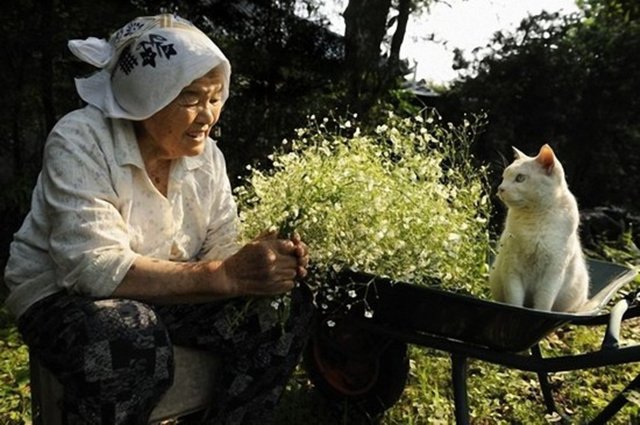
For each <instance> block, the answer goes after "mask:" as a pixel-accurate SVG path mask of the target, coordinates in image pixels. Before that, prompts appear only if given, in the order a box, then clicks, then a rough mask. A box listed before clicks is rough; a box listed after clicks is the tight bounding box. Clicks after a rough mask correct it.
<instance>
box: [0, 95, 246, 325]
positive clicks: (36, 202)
mask: <svg viewBox="0 0 640 425" xmlns="http://www.w3.org/2000/svg"><path fill="white" fill-rule="evenodd" d="M237 249H238V245H237V210H236V204H235V202H234V199H233V196H232V192H231V186H230V183H229V179H228V177H227V174H226V166H225V161H224V157H223V155H222V152H220V150H219V149H218V147H217V146H216V143H215V142H214V141H213V140H211V139H209V141H208V143H207V145H206V148H205V149H204V151H203V152H202V153H201V154H200V155H198V156H194V157H184V158H181V159H178V160H175V161H173V163H172V167H171V172H170V177H169V185H168V191H167V197H164V196H163V195H162V194H161V193H160V192H159V191H158V190H157V189H156V188H155V186H154V185H153V184H152V182H151V180H150V179H149V177H148V175H147V173H146V171H145V168H144V163H143V161H142V157H141V155H140V151H139V149H138V144H137V142H136V138H135V134H134V130H133V125H132V122H131V121H128V120H120V119H111V118H106V117H105V116H104V115H103V114H102V112H100V110H98V109H97V108H94V107H92V106H87V107H85V108H83V109H80V110H77V111H73V112H71V113H69V114H68V115H66V116H65V117H63V118H62V119H61V120H60V121H59V122H58V123H57V124H56V126H55V127H54V129H53V130H52V132H51V134H50V135H49V137H48V139H47V143H46V145H45V152H44V159H43V168H42V172H41V173H40V175H39V177H38V181H37V184H36V187H35V189H34V191H33V198H32V201H31V212H30V213H29V214H28V215H27V217H26V219H25V221H24V223H23V225H22V227H21V228H20V230H19V231H18V232H17V233H16V234H15V236H14V241H13V243H12V244H11V248H10V257H9V261H8V263H7V267H6V269H5V283H6V284H7V286H8V288H9V290H10V294H9V297H8V298H7V300H6V305H7V308H8V309H9V310H10V311H11V312H12V313H13V314H15V315H16V316H20V315H21V314H22V313H24V311H26V309H27V308H29V306H31V305H32V304H33V303H35V302H36V301H38V300H40V299H42V298H44V297H46V296H48V295H51V294H53V293H56V292H59V291H61V290H67V291H69V292H71V293H77V294H83V295H86V296H90V297H96V298H101V297H108V296H109V295H110V294H111V293H112V292H113V291H114V290H115V288H116V287H117V286H118V284H119V283H120V282H121V281H122V279H123V278H124V276H125V274H126V273H127V271H128V270H129V267H130V266H131V265H132V264H133V262H134V260H135V259H136V257H137V256H138V255H144V256H149V257H154V258H158V259H164V260H172V261H195V260H199V259H219V260H222V259H224V258H226V257H227V256H229V255H231V254H232V253H234V252H235V251H236V250H237Z"/></svg>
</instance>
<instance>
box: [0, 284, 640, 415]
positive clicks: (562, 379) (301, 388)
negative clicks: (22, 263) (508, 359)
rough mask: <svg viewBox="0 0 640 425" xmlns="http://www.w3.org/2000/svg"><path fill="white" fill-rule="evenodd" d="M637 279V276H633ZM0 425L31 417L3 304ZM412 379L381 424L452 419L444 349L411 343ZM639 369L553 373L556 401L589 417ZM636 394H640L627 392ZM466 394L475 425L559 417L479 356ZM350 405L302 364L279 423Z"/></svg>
mask: <svg viewBox="0 0 640 425" xmlns="http://www.w3.org/2000/svg"><path fill="white" fill-rule="evenodd" d="M634 284H635V285H640V278H639V279H637V280H636V282H634ZM603 333H604V329H603V327H594V328H585V327H580V328H576V327H563V328H560V329H558V330H557V331H556V332H554V333H553V334H552V335H550V336H549V337H548V338H546V339H545V340H544V343H543V351H544V352H545V353H547V354H549V355H560V354H569V353H575V352H578V351H584V350H591V351H593V350H597V349H598V348H599V345H600V342H601V340H602V336H603ZM0 336H1V339H0V424H2V425H19V424H28V423H30V388H29V374H28V351H27V348H26V347H25V346H24V345H23V344H22V341H21V339H20V336H19V334H18V332H17V330H16V328H15V326H14V324H13V321H12V319H11V318H10V317H9V315H8V313H7V312H6V310H4V309H0ZM622 338H623V341H624V342H625V343H628V344H634V343H640V319H632V320H627V321H625V324H624V327H623V329H622ZM410 359H411V360H410V372H409V381H408V384H407V386H406V387H405V390H404V393H403V395H402V397H401V398H400V400H399V401H398V402H397V403H396V404H395V405H394V406H393V407H392V408H391V409H389V410H388V411H387V412H386V414H385V415H384V417H383V419H382V422H381V423H382V424H383V425H412V424H415V425H422V424H450V423H453V422H454V413H453V402H452V391H451V385H450V375H449V374H450V360H449V357H448V355H447V354H446V353H444V352H439V351H436V350H432V349H428V348H424V347H420V346H410ZM639 373H640V364H636V363H631V364H627V365H622V366H608V367H604V368H598V369H593V370H580V371H576V372H568V373H562V374H555V375H553V376H552V383H553V386H554V395H555V399H556V402H557V403H558V405H559V406H560V407H561V408H562V409H563V410H564V413H565V414H567V415H568V416H569V417H570V418H571V421H572V423H584V422H586V421H588V420H589V418H593V417H594V416H595V415H596V414H597V412H598V411H599V410H600V409H602V408H603V407H604V406H605V405H606V403H607V402H608V401H609V400H610V399H611V398H612V397H614V396H615V395H616V394H617V393H618V392H619V391H621V390H622V389H623V388H624V386H625V385H626V383H628V382H629V381H630V380H631V379H633V378H634V377H635V376H636V375H638V374H639ZM629 398H630V399H631V400H637V399H638V398H639V397H638V395H637V394H635V393H633V394H630V397H629ZM469 400H470V409H471V416H472V423H474V424H513V423H521V424H533V425H535V424H547V423H554V422H556V419H557V418H554V417H552V416H549V415H547V414H546V412H545V410H544V403H543V400H542V396H541V394H540V391H539V389H538V385H537V381H536V377H535V375H534V374H532V373H528V372H521V371H516V370H510V369H507V368H504V367H500V366H496V365H492V364H488V363H485V362H482V361H478V360H472V361H470V363H469ZM349 408H350V406H348V405H338V406H336V405H334V404H331V403H329V402H328V401H327V400H325V399H324V398H323V397H322V396H321V395H320V394H318V392H317V391H315V390H314V388H313V385H312V384H311V382H310V381H309V379H308V378H307V376H306V374H305V372H304V371H303V370H302V369H301V368H299V369H298V370H296V372H295V374H294V376H293V377H292V379H291V381H290V383H289V385H288V387H287V390H286V391H285V394H284V397H283V400H282V403H281V405H280V408H279V411H278V422H277V423H278V424H280V425H285V424H286V425H289V424H297V423H305V424H306V425H324V424H349V423H353V422H352V421H351V420H350V419H349V417H350V416H349V413H350V412H349ZM611 423H612V424H628V423H640V407H639V406H638V404H637V401H636V402H632V403H629V404H628V405H627V406H626V407H625V408H624V409H623V410H622V411H621V412H620V413H618V415H616V417H615V418H614V421H613V422H611Z"/></svg>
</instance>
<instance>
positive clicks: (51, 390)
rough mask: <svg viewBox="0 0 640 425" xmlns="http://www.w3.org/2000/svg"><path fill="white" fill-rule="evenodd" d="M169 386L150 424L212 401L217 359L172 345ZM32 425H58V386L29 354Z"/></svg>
mask: <svg viewBox="0 0 640 425" xmlns="http://www.w3.org/2000/svg"><path fill="white" fill-rule="evenodd" d="M173 350H174V355H175V377H174V382H173V385H172V386H171V387H170V388H169V390H167V392H166V393H165V394H164V396H163V397H162V400H160V403H159V404H158V405H157V406H156V407H155V409H154V410H153V412H152V413H151V417H150V418H149V423H150V424H158V423H160V422H162V421H164V420H167V419H175V418H180V417H181V416H185V415H188V414H190V413H195V412H198V411H201V410H204V409H206V408H207V407H208V406H210V405H211V400H213V384H214V375H215V371H216V369H217V367H218V359H217V358H216V357H215V356H214V355H212V354H210V353H208V352H206V351H201V350H195V349H192V348H186V347H178V346H174V348H173ZM29 362H30V369H31V406H32V411H31V412H32V420H33V425H60V424H61V423H62V415H61V412H60V408H59V403H61V401H62V386H61V385H60V383H59V382H58V381H57V380H56V378H55V377H54V376H53V375H52V374H51V372H49V371H48V370H47V369H46V368H45V367H44V366H42V365H41V364H40V363H38V361H37V360H36V359H35V358H34V357H33V356H30V358H29Z"/></svg>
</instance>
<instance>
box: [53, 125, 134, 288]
mask: <svg viewBox="0 0 640 425" xmlns="http://www.w3.org/2000/svg"><path fill="white" fill-rule="evenodd" d="M100 130H104V131H108V130H107V127H106V126H105V127H104V128H101V127H100V128H98V129H96V128H91V127H89V126H83V125H82V124H80V125H78V123H75V122H71V123H63V124H62V125H59V126H58V127H56V128H55V129H54V131H53V132H52V133H51V135H50V137H49V139H48V141H47V145H46V148H45V160H44V168H43V172H42V183H43V194H44V199H45V205H46V208H47V214H48V215H49V220H50V223H51V229H50V230H51V231H50V233H49V253H50V255H51V258H52V259H53V261H54V262H55V264H56V275H57V279H56V280H57V282H58V284H59V285H60V286H62V287H64V288H66V289H67V290H69V291H71V292H75V293H80V294H84V295H88V296H94V297H106V296H109V295H111V294H112V293H113V291H114V290H115V288H116V287H117V286H118V284H119V283H120V282H121V281H122V279H123V278H124V276H125V274H126V273H127V271H128V270H129V268H130V267H131V265H132V264H133V262H134V261H135V258H136V256H137V254H136V253H134V252H133V251H132V250H131V248H130V242H129V235H128V232H127V225H126V223H125V222H124V220H123V218H122V216H121V214H120V212H119V210H118V197H117V195H116V192H115V189H114V184H113V182H112V178H111V172H110V164H109V162H108V160H107V157H106V156H105V154H104V152H103V150H102V147H101V146H100V144H99V143H95V139H96V138H99V137H101V134H100Z"/></svg>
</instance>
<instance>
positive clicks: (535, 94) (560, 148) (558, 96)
mask: <svg viewBox="0 0 640 425" xmlns="http://www.w3.org/2000/svg"><path fill="white" fill-rule="evenodd" d="M581 7H582V11H583V13H582V14H581V15H573V16H566V17H560V16H558V15H557V14H548V13H542V14H540V15H537V16H533V17H529V18H528V19H525V20H523V22H522V23H521V25H520V26H519V28H518V29H517V31H516V32H515V33H513V34H505V33H497V34H495V35H494V37H493V39H492V41H491V43H490V44H489V45H488V46H487V47H486V48H485V50H484V51H482V52H477V54H478V55H477V56H476V59H475V60H474V61H472V63H465V62H464V61H462V60H460V59H461V55H458V66H459V67H460V68H461V69H463V70H466V73H467V75H466V77H464V78H462V79H461V81H459V82H458V83H457V84H455V85H454V87H453V89H452V90H451V92H450V94H449V96H448V100H449V102H450V103H449V107H450V108H451V107H452V105H455V106H454V107H453V108H454V109H456V110H459V111H460V110H462V111H466V112H471V111H476V110H485V111H487V112H488V117H489V125H488V127H487V131H486V133H485V134H484V135H483V136H482V137H481V139H480V141H479V143H478V144H477V146H476V151H477V152H476V155H477V156H478V157H480V158H481V159H484V160H489V161H491V162H493V163H494V164H495V165H496V166H495V167H494V169H495V170H501V169H502V166H503V165H504V163H505V162H510V160H511V158H510V146H512V145H513V146H516V147H518V148H520V149H521V150H523V151H525V152H529V153H534V152H537V150H538V148H539V146H540V145H541V144H543V143H546V142H549V143H550V144H551V145H552V146H553V147H554V148H555V149H556V151H557V153H558V155H559V157H560V159H561V161H562V162H563V164H564V166H565V169H566V171H567V176H568V180H569V184H570V187H571V189H572V191H573V192H574V193H575V194H576V195H577V197H578V199H579V201H580V204H581V206H582V207H592V206H596V205H605V204H609V205H611V204H613V205H618V206H626V207H629V208H637V199H638V197H639V195H640V185H639V184H638V183H640V174H639V172H640V170H639V168H638V163H639V160H640V150H639V148H640V122H639V121H638V118H637V111H638V110H640V104H639V100H638V97H637V93H639V92H640V80H639V79H638V78H637V75H639V72H640V21H639V20H638V16H639V15H640V14H639V13H638V9H639V6H638V5H637V2H634V1H616V0H609V1H604V2H596V1H589V2H583V3H581ZM480 53H486V54H487V55H486V56H481V55H480ZM449 111H451V110H450V109H449ZM447 113H449V114H452V112H445V114H447ZM502 155H507V156H508V158H502ZM494 180H497V178H496V179H494Z"/></svg>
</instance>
